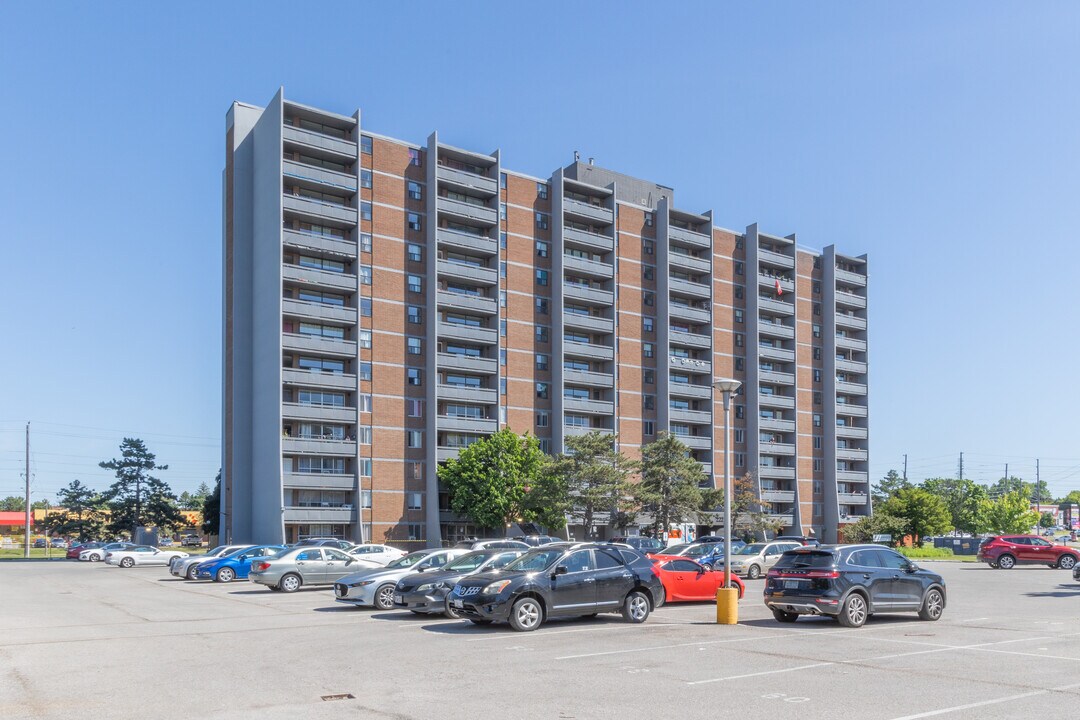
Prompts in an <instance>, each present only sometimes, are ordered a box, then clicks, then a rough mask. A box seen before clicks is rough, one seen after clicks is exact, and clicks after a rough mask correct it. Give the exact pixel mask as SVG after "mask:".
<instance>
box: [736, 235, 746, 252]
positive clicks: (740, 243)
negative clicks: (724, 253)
mask: <svg viewBox="0 0 1080 720" xmlns="http://www.w3.org/2000/svg"><path fill="white" fill-rule="evenodd" d="M745 246H746V239H745V238H744V237H742V236H741V235H740V236H739V237H737V238H735V249H736V250H742V249H743V248H744V247H745Z"/></svg>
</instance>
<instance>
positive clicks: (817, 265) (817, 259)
mask: <svg viewBox="0 0 1080 720" xmlns="http://www.w3.org/2000/svg"><path fill="white" fill-rule="evenodd" d="M814 269H815V270H820V269H821V256H820V255H818V256H817V257H815V258H814Z"/></svg>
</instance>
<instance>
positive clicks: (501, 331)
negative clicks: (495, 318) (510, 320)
mask: <svg viewBox="0 0 1080 720" xmlns="http://www.w3.org/2000/svg"><path fill="white" fill-rule="evenodd" d="M499 336H500V337H506V321H505V320H500V321H499Z"/></svg>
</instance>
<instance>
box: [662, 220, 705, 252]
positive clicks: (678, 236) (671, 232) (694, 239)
mask: <svg viewBox="0 0 1080 720" xmlns="http://www.w3.org/2000/svg"><path fill="white" fill-rule="evenodd" d="M668 239H669V240H673V241H675V242H680V243H683V244H684V245H690V246H693V247H697V248H709V249H712V237H711V236H709V235H706V234H705V233H699V232H695V231H693V230H687V229H686V228H681V227H675V226H674V225H668Z"/></svg>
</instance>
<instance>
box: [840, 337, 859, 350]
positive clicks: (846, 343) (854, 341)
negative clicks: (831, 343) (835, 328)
mask: <svg viewBox="0 0 1080 720" xmlns="http://www.w3.org/2000/svg"><path fill="white" fill-rule="evenodd" d="M836 347H838V348H843V349H844V350H854V351H856V352H866V341H865V340H859V339H858V338H853V337H846V336H843V337H840V336H838V337H837V338H836Z"/></svg>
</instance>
